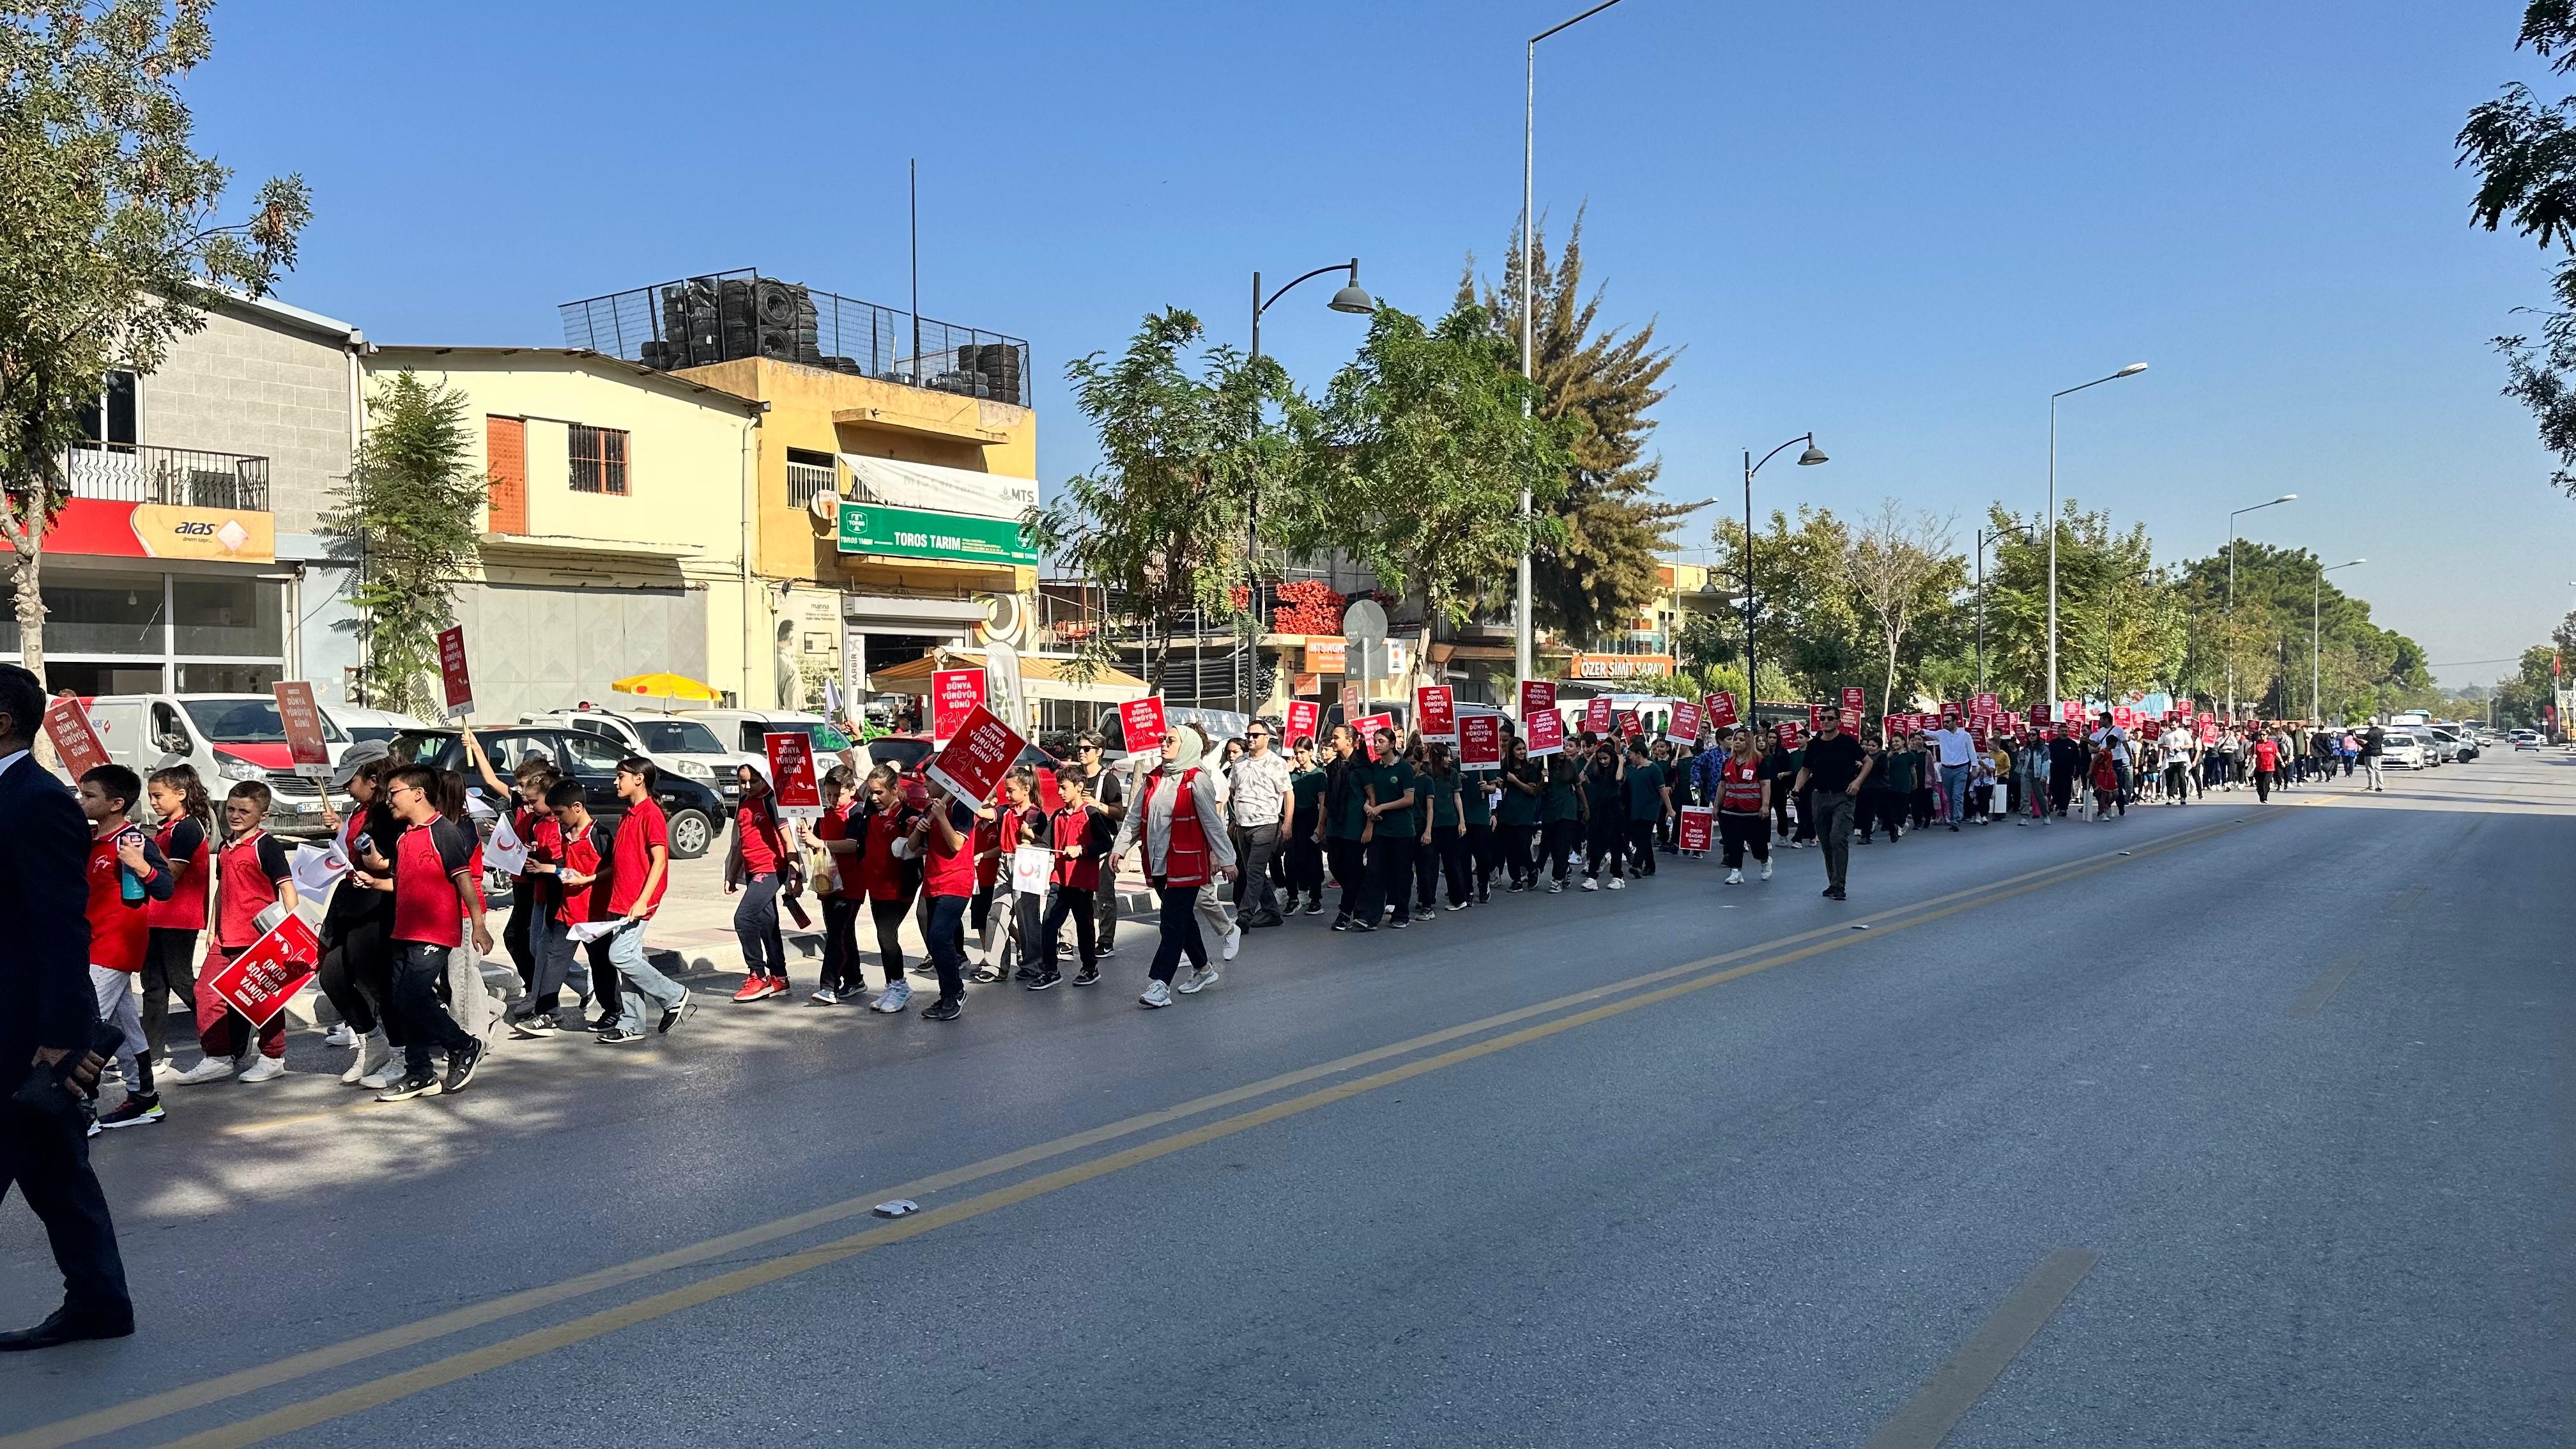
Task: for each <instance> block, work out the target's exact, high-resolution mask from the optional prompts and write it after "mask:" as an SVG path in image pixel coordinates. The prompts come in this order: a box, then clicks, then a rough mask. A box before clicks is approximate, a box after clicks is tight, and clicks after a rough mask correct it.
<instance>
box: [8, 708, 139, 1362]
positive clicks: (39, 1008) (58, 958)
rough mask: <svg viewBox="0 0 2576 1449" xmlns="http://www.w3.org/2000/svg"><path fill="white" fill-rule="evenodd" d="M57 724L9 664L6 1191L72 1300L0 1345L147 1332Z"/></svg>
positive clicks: (85, 856)
mask: <svg viewBox="0 0 2576 1449" xmlns="http://www.w3.org/2000/svg"><path fill="white" fill-rule="evenodd" d="M44 718H45V691H44V686H43V685H41V684H40V683H38V682H37V679H36V676H35V675H33V674H30V673H28V672H27V671H26V670H24V669H21V668H19V667H18V666H17V665H14V664H0V922H5V923H6V929H7V931H8V933H9V946H8V949H7V950H5V951H0V1193H5V1192H6V1191H7V1190H8V1186H9V1184H10V1183H12V1182H15V1183H16V1184H17V1185H18V1190H19V1191H20V1192H22V1193H25V1194H26V1197H27V1205H28V1206H29V1207H32V1208H34V1209H35V1210H36V1216H37V1217H39V1218H41V1219H43V1220H44V1224H45V1235H46V1236H47V1237H48V1238H49V1239H51V1240H52V1242H53V1248H54V1264H55V1266H56V1267H58V1268H60V1269H61V1270H62V1274H63V1306H62V1307H60V1308H58V1309H56V1310H55V1311H54V1313H53V1315H52V1316H51V1317H49V1318H47V1319H46V1320H45V1321H44V1322H42V1323H40V1324H37V1325H36V1326H35V1327H33V1328H25V1329H20V1330H18V1331H16V1332H14V1333H0V1352H8V1351H16V1350H24V1349H34V1348H51V1347H53V1346H54V1345H56V1344H60V1343H70V1342H73V1341H74V1340H77V1339H84V1338H122V1337H124V1336H125V1335H127V1334H129V1333H132V1332H133V1331H134V1303H133V1300H132V1299H130V1298H128V1297H127V1296H126V1292H125V1261H124V1259H123V1258H122V1257H121V1256H120V1255H119V1254H118V1252H117V1250H116V1225H115V1223H113V1222H111V1221H110V1220H109V1218H108V1215H107V1195H106V1194H105V1193H103V1192H101V1191H100V1190H99V1185H98V1175H97V1174H96V1173H94V1172H92V1171H90V1166H89V1140H88V1135H87V1134H88V1128H89V1121H88V1118H89V1109H88V1106H87V1102H86V1095H87V1094H86V1090H85V1089H86V1088H87V1087H88V1086H89V1085H91V1084H93V1083H95V1082H96V1081H97V1071H98V1064H97V1060H96V1058H95V1056H94V1055H93V1053H92V1051H91V1045H92V1037H93V1036H94V1035H95V1033H96V1029H97V1025H98V998H97V996H96V995H95V993H94V992H93V991H92V990H91V988H90V984H89V918H88V915H87V913H86V911H85V909H84V908H85V906H86V905H87V902H88V900H89V881H88V864H89V846H90V839H89V836H90V832H89V827H88V823H87V822H86V821H85V820H83V819H82V817H81V809H80V803H79V801H77V800H75V799H74V798H73V796H72V793H71V792H70V791H69V790H66V789H64V788H63V784H62V782H61V781H59V780H57V779H55V778H54V777H53V776H52V775H50V774H48V773H46V771H45V770H44V768H43V767H42V766H40V765H38V764H37V763H36V761H35V759H34V757H33V756H31V755H30V754H29V753H28V751H29V750H30V749H31V748H32V747H33V746H34V744H35V740H36V731H37V730H39V729H41V728H43V725H44Z"/></svg>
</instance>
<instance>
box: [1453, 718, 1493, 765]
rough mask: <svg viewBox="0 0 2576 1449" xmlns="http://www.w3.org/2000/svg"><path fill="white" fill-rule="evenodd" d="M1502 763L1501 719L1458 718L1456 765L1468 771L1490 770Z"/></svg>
mask: <svg viewBox="0 0 2576 1449" xmlns="http://www.w3.org/2000/svg"><path fill="white" fill-rule="evenodd" d="M1502 762H1503V717H1502V716H1501V715H1498V714H1465V715H1460V716H1459V717H1458V763H1459V765H1460V766H1461V767H1462V768H1465V769H1469V770H1490V769H1492V768H1494V767H1495V766H1497V765H1500V764H1501V763H1502Z"/></svg>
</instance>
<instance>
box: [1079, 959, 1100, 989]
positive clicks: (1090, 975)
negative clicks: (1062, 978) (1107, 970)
mask: <svg viewBox="0 0 2576 1449" xmlns="http://www.w3.org/2000/svg"><path fill="white" fill-rule="evenodd" d="M1073 984H1074V985H1076V986H1097V985H1099V984H1100V968H1099V967H1097V966H1093V965H1090V964H1088V963H1085V964H1084V966H1083V968H1082V969H1081V970H1079V971H1076V972H1075V973H1073Z"/></svg>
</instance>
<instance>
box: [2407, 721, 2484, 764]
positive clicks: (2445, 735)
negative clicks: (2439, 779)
mask: <svg viewBox="0 0 2576 1449" xmlns="http://www.w3.org/2000/svg"><path fill="white" fill-rule="evenodd" d="M2417 728H2418V729H2421V730H2422V731H2423V732H2424V733H2425V734H2427V735H2429V736H2431V737H2432V741H2433V753H2434V755H2435V756H2436V757H2437V760H2436V762H2437V763H2440V764H2445V765H2449V764H2457V763H2458V762H2459V761H2461V760H2463V759H2466V758H2468V757H2469V756H2470V755H2474V754H2476V753H2477V747H2476V746H2474V745H2471V744H2470V743H2469V742H2468V739H2467V737H2466V736H2464V735H2463V734H2461V733H2460V729H2459V727H2458V726H2457V725H2444V724H2433V725H2418V726H2417ZM2463 750H2465V751H2467V754H2463V753H2462V751H2463Z"/></svg>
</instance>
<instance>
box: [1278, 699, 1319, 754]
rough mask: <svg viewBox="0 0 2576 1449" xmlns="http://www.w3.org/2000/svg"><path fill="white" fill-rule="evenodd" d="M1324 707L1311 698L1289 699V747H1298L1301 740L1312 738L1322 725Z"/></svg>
mask: <svg viewBox="0 0 2576 1449" xmlns="http://www.w3.org/2000/svg"><path fill="white" fill-rule="evenodd" d="M1323 720H1324V707H1323V706H1322V705H1321V704H1318V703H1316V702H1315V701H1314V700H1311V699H1292V700H1290V701H1288V725H1287V732H1288V748H1290V749H1292V750H1293V749H1295V748H1297V742H1298V741H1299V740H1311V739H1313V738H1314V737H1315V731H1316V730H1317V729H1319V728H1321V727H1322V725H1323Z"/></svg>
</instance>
